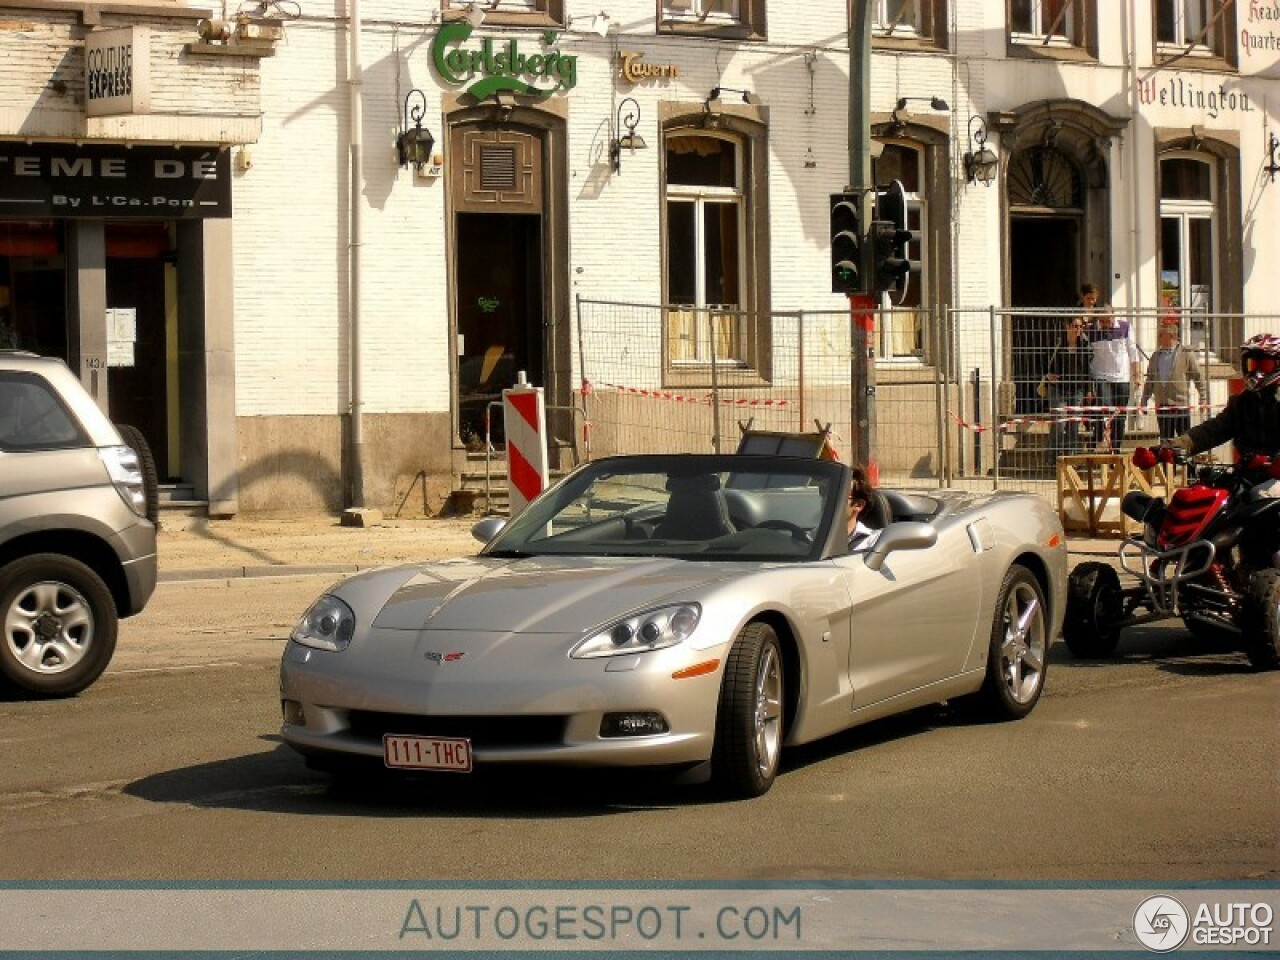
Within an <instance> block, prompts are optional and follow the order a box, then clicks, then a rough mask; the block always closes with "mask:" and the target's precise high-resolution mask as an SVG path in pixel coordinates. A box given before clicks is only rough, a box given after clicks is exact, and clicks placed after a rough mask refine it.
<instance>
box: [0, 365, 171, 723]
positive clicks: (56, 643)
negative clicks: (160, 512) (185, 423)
mask: <svg viewBox="0 0 1280 960" xmlns="http://www.w3.org/2000/svg"><path fill="white" fill-rule="evenodd" d="M122 433H123V434H125V437H124V438H122ZM126 440H128V441H129V443H133V444H134V446H132V447H131V446H129V445H128V443H126ZM139 447H140V448H141V450H139V449H136V448H139ZM154 510H155V467H154V464H153V463H152V462H151V459H150V451H149V450H147V449H146V445H145V442H143V441H142V440H141V439H140V434H138V433H137V431H136V430H133V429H132V428H129V427H122V428H120V429H117V428H116V427H115V426H113V425H112V423H111V421H110V420H109V419H107V417H106V415H105V414H103V412H102V411H101V410H100V409H99V408H98V405H97V404H96V403H95V402H94V400H93V398H92V397H91V396H90V395H89V393H88V391H86V390H85V389H84V387H83V386H82V385H81V383H80V381H79V380H78V379H76V376H75V374H73V373H72V372H71V370H70V369H69V368H68V367H67V365H66V364H65V363H63V362H62V361H61V360H57V359H53V358H50V357H38V356H36V355H34V354H31V353H24V352H20V351H14V350H0V625H3V629H4V634H3V637H0V686H5V687H8V688H10V689H11V690H13V689H15V688H16V690H17V691H18V692H20V693H23V694H27V695H34V696H43V697H55V696H68V695H70V694H75V693H79V692H80V691H81V690H83V689H84V688H85V687H87V686H89V684H91V683H93V681H95V680H96V679H98V677H99V676H101V675H102V671H103V670H105V669H106V668H107V664H108V663H109V662H110V661H111V655H112V654H113V653H114V652H115V647H116V630H117V624H118V621H119V618H120V617H129V616H132V615H133V614H135V613H138V612H139V611H141V610H142V608H143V606H144V605H145V604H146V602H147V600H148V598H150V596H151V593H152V591H153V590H154V589H155V585H156V525H155V523H154V522H153V521H154V519H155V512H154ZM148 514H150V519H148Z"/></svg>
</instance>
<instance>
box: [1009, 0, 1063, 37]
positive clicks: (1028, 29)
mask: <svg viewBox="0 0 1280 960" xmlns="http://www.w3.org/2000/svg"><path fill="white" fill-rule="evenodd" d="M1074 5H1075V3H1074V0H1011V2H1010V4H1009V29H1010V31H1011V32H1012V33H1013V38H1014V40H1015V41H1019V40H1021V41H1025V42H1029V43H1044V42H1046V41H1047V42H1049V43H1058V44H1063V45H1067V44H1071V43H1074V42H1075V40H1076V29H1075V17H1074V16H1072V12H1071V8H1072V7H1073V6H1074Z"/></svg>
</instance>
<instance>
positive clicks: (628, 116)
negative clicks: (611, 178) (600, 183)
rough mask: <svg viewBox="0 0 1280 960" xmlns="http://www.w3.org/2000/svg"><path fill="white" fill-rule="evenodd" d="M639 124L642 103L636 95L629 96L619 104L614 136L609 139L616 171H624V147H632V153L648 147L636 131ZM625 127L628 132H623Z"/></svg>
mask: <svg viewBox="0 0 1280 960" xmlns="http://www.w3.org/2000/svg"><path fill="white" fill-rule="evenodd" d="M638 126H640V104H638V103H636V100H635V97H627V98H626V99H625V100H623V101H622V102H621V103H620V104H618V113H617V116H616V117H615V118H614V125H613V130H614V137H613V139H612V140H611V141H609V166H610V167H611V168H612V170H613V172H614V173H621V172H622V149H623V147H628V148H630V150H631V152H632V153H635V152H636V151H637V150H644V149H646V148H647V147H648V144H646V143H645V142H644V137H642V136H640V134H638V133H636V127H638ZM624 128H625V129H626V131H627V132H626V133H623V132H622V131H623V129H624Z"/></svg>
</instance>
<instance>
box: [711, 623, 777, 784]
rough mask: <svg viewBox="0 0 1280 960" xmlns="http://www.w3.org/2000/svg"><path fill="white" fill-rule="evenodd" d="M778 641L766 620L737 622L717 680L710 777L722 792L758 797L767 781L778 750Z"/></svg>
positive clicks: (773, 774)
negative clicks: (737, 629) (720, 678)
mask: <svg viewBox="0 0 1280 960" xmlns="http://www.w3.org/2000/svg"><path fill="white" fill-rule="evenodd" d="M784 680H785V676H784V674H783V662H782V646H781V644H779V643H778V635H777V634H776V633H775V632H774V630H773V628H772V627H771V626H769V625H768V624H767V623H758V622H757V623H749V624H747V625H746V626H745V627H743V628H742V631H741V632H740V633H739V634H738V637H737V639H736V640H735V641H734V643H733V647H732V648H731V649H730V650H729V659H728V661H727V662H726V663H725V668H724V680H723V681H722V682H721V685H720V704H719V709H718V710H717V712H716V739H715V746H714V748H713V750H712V754H711V781H712V784H713V785H714V786H715V787H716V788H717V790H718V791H719V792H720V793H721V794H722V795H724V796H727V797H733V798H739V799H741V798H747V797H758V796H760V795H761V794H763V793H766V792H767V791H768V790H769V788H770V787H771V786H773V781H774V778H775V777H776V776H777V775H778V766H779V761H780V759H781V756H782V735H783V722H784V719H785V716H784V711H783V691H784V690H785V689H786V688H785V685H784Z"/></svg>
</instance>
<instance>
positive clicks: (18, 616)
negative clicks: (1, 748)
mask: <svg viewBox="0 0 1280 960" xmlns="http://www.w3.org/2000/svg"><path fill="white" fill-rule="evenodd" d="M0 617H2V618H3V625H4V637H3V640H2V641H0V675H2V676H3V678H4V679H5V680H6V681H8V682H9V683H10V684H12V685H13V686H16V687H17V688H18V689H20V690H22V691H24V692H26V693H28V694H34V695H35V696H40V697H63V696H69V695H71V694H75V693H79V692H80V691H81V690H83V689H85V687H87V686H89V684H91V683H93V681H95V680H97V679H98V677H100V676H101V675H102V671H104V670H105V669H106V668H107V664H108V663H110V662H111V655H112V654H113V653H114V652H115V648H116V623H117V617H116V607H115V603H114V602H113V600H112V598H111V592H110V591H109V590H108V589H107V586H106V584H104V583H103V582H102V578H101V577H99V576H98V575H97V574H96V573H94V572H93V571H92V570H91V569H89V568H88V567H87V566H85V565H84V564H83V563H81V562H80V561H78V560H74V559H72V558H71V557H64V556H61V555H59V554H53V553H39V554H33V555H32V556H29V557H22V558H20V559H18V560H14V561H12V562H11V563H9V564H7V565H6V566H4V567H3V568H0Z"/></svg>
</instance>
